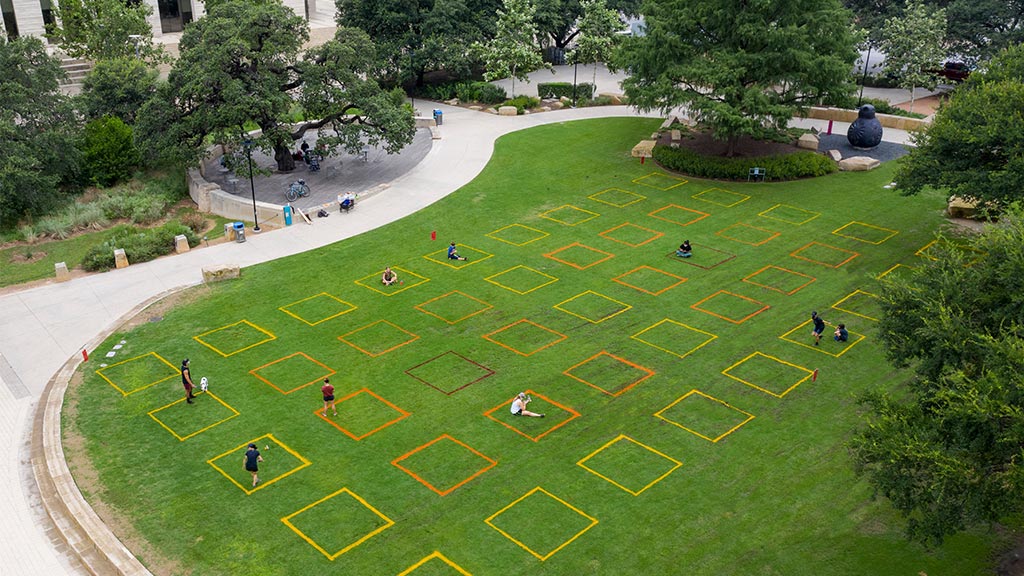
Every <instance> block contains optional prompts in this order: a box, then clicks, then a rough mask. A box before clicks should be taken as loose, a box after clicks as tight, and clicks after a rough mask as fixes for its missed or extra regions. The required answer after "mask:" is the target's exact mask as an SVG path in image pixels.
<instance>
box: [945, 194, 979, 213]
mask: <svg viewBox="0 0 1024 576" xmlns="http://www.w3.org/2000/svg"><path fill="white" fill-rule="evenodd" d="M977 208H978V203H977V202H974V201H971V200H966V199H964V198H961V197H959V196H951V197H950V199H949V205H948V206H946V213H947V214H949V217H950V218H974V216H975V214H976V213H977Z"/></svg>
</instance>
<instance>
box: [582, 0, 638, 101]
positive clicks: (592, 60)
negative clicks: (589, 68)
mask: <svg viewBox="0 0 1024 576" xmlns="http://www.w3.org/2000/svg"><path fill="white" fill-rule="evenodd" d="M582 6H583V16H582V17H581V18H580V21H579V26H578V30H579V36H578V37H577V40H576V47H575V48H574V49H573V50H572V52H571V53H570V56H569V60H570V61H571V62H573V63H579V64H593V65H594V85H595V86H596V85H597V63H598V62H606V61H608V59H609V58H610V57H611V55H612V50H613V49H614V48H615V45H616V43H618V41H619V39H620V38H621V36H619V35H618V32H619V30H622V29H623V28H624V27H625V26H624V25H623V24H622V20H620V19H619V14H618V12H616V11H614V10H612V9H610V8H608V7H607V6H606V5H605V2H604V0H583V2H582Z"/></svg>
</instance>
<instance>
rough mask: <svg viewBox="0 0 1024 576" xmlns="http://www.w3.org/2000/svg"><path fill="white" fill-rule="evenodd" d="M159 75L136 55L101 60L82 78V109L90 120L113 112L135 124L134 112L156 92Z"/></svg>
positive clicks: (80, 103)
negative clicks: (133, 56)
mask: <svg viewBox="0 0 1024 576" xmlns="http://www.w3.org/2000/svg"><path fill="white" fill-rule="evenodd" d="M158 76H159V73H158V72H157V71H156V70H155V69H151V68H149V67H148V66H147V65H146V63H145V62H143V61H141V60H138V59H135V58H115V59H112V60H100V61H98V62H96V65H95V66H93V68H92V70H91V71H90V72H89V74H88V75H87V76H86V77H85V80H83V81H82V93H81V94H80V95H79V97H78V101H79V106H80V108H81V110H82V113H83V114H85V116H86V118H89V119H90V120H92V119H96V118H102V117H103V116H106V115H110V116H117V117H118V118H120V119H121V120H124V121H125V122H126V123H128V124H134V123H135V114H136V113H137V112H138V111H139V110H140V109H141V108H142V105H143V104H145V103H146V102H147V101H148V100H149V98H150V97H151V96H152V95H153V93H154V92H156V84H157V78H158Z"/></svg>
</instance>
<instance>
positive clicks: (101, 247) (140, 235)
mask: <svg viewBox="0 0 1024 576" xmlns="http://www.w3.org/2000/svg"><path fill="white" fill-rule="evenodd" d="M178 234H184V235H185V237H186V238H188V245H189V246H190V247H193V246H198V245H199V236H198V235H196V233H195V232H193V231H192V229H191V228H189V227H188V226H185V225H183V224H178V223H174V222H168V223H167V224H164V225H163V226H160V227H158V228H149V229H143V228H136V227H134V226H129V225H127V224H122V225H120V226H116V227H115V228H114V229H113V233H112V235H111V236H110V238H108V239H107V240H106V241H105V242H102V243H100V244H97V245H96V246H93V248H92V249H91V250H89V253H88V254H86V256H85V259H83V260H82V267H83V268H85V269H86V270H89V271H91V272H96V271H101V270H109V269H111V268H113V267H114V250H115V249H117V248H123V249H124V253H125V256H127V257H128V262H129V263H132V264H137V263H139V262H148V261H150V260H155V259H156V258H159V257H160V256H163V255H165V254H170V253H171V252H173V251H174V237H175V236H177V235H178Z"/></svg>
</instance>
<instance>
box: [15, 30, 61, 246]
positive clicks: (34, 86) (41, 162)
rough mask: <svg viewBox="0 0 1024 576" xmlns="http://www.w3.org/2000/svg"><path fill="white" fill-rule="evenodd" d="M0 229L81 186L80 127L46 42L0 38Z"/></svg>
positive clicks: (50, 204)
mask: <svg viewBox="0 0 1024 576" xmlns="http://www.w3.org/2000/svg"><path fill="white" fill-rule="evenodd" d="M0 70H3V74H0V94H2V95H3V97H2V98H0V228H9V227H11V226H13V225H15V224H17V223H18V220H19V219H21V218H23V217H25V216H37V215H41V214H43V213H45V212H46V211H47V210H48V209H50V208H52V207H53V206H54V205H55V204H57V203H58V202H60V201H61V200H63V196H64V190H65V187H67V186H70V185H75V184H77V182H78V180H79V178H80V175H81V153H80V152H79V150H78V149H77V148H76V147H75V140H76V138H77V135H78V125H77V122H76V118H75V115H74V110H73V109H72V107H71V103H70V101H69V100H68V98H67V97H65V96H64V95H63V94H62V93H61V92H60V79H61V78H62V77H63V75H64V73H63V71H62V70H61V68H60V61H59V60H57V59H56V58H54V57H51V56H49V55H48V54H47V53H46V47H45V46H44V45H43V43H42V41H40V40H39V39H38V38H35V37H30V36H29V37H21V38H17V39H15V40H10V41H8V40H7V39H6V38H5V37H3V36H0Z"/></svg>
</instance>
